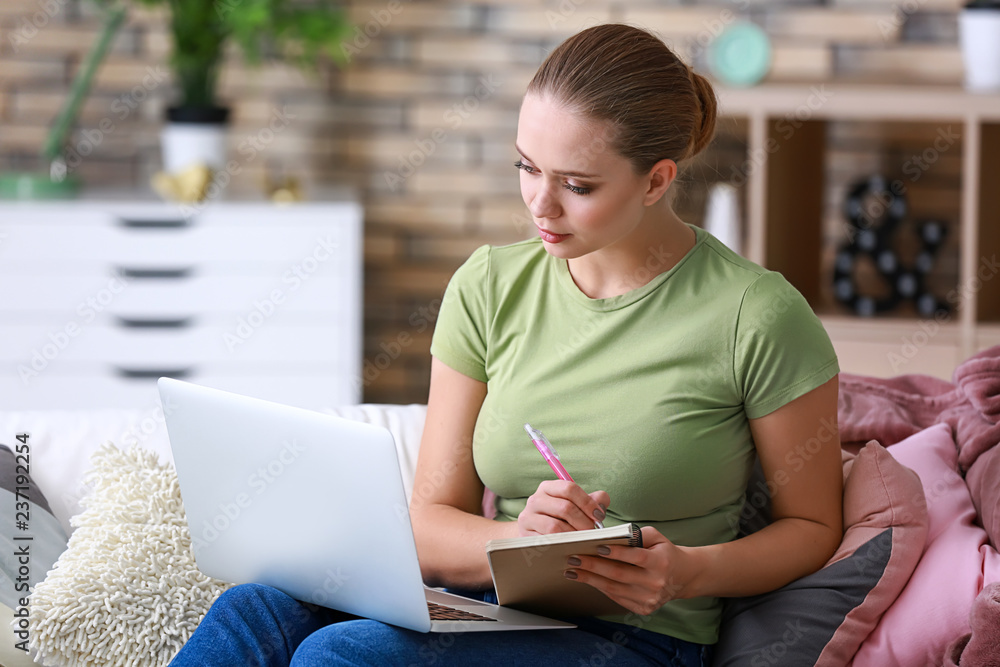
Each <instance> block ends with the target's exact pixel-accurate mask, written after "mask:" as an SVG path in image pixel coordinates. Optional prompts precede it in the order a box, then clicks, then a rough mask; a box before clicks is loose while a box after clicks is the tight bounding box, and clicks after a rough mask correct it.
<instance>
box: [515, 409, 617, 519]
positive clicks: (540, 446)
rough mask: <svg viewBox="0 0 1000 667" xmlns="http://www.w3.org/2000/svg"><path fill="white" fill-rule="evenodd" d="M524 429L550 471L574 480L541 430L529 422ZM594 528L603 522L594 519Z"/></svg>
mask: <svg viewBox="0 0 1000 667" xmlns="http://www.w3.org/2000/svg"><path fill="white" fill-rule="evenodd" d="M524 430H525V431H527V432H528V435H529V436H530V437H531V442H533V443H534V445H535V449H537V450H538V451H539V453H540V454H541V455H542V457H543V458H544V459H545V462H546V463H548V464H549V467H550V468H552V472H554V473H555V474H556V477H558V478H559V479H562V480H565V481H567V482H574V483H575V482H576V480H574V479H573V477H571V476H570V474H569V472H567V471H566V468H565V467H563V464H562V461H560V460H559V455H558V454H556V450H555V448H554V447H553V446H552V443H550V442H549V440H548V438H546V437H545V436H544V435H542V432H541V431H539V430H538V429H536V428H531V424H525V425H524ZM594 527H595V528H604V524H603V523H601V522H600V521H594Z"/></svg>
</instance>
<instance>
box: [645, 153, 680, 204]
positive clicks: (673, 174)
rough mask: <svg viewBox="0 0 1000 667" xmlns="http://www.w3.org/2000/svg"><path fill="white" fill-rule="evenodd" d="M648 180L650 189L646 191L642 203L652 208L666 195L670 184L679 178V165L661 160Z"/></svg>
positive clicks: (655, 165) (666, 159)
mask: <svg viewBox="0 0 1000 667" xmlns="http://www.w3.org/2000/svg"><path fill="white" fill-rule="evenodd" d="M648 178H649V187H648V188H647V189H646V196H645V197H644V198H643V202H642V203H643V204H644V205H646V206H651V205H653V204H655V203H656V202H658V201H659V200H660V198H661V197H663V195H664V194H666V192H667V190H668V189H669V188H670V184H671V183H673V182H674V179H675V178H677V163H676V162H674V161H673V160H670V159H668V158H664V159H662V160H660V161H659V162H657V163H656V164H654V165H653V168H652V169H651V170H650V171H649V177H648Z"/></svg>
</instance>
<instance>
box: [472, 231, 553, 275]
mask: <svg viewBox="0 0 1000 667" xmlns="http://www.w3.org/2000/svg"><path fill="white" fill-rule="evenodd" d="M546 257H548V253H546V252H545V248H544V247H543V246H542V240H541V239H540V238H537V237H536V238H531V239H525V240H524V241H516V242H514V243H509V244H506V245H491V244H487V245H481V246H479V247H478V248H476V249H475V250H474V251H473V252H472V254H471V255H469V258H468V259H467V260H465V262H464V263H463V265H462V267H461V268H460V269H459V272H460V273H461V274H463V275H467V276H469V277H470V278H471V277H475V278H480V279H482V278H486V277H489V276H497V275H502V276H509V275H510V274H512V273H523V272H524V270H525V269H528V268H530V267H532V266H537V265H539V264H541V263H542V262H544V261H545V258H546Z"/></svg>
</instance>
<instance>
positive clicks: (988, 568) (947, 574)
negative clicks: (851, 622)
mask: <svg viewBox="0 0 1000 667" xmlns="http://www.w3.org/2000/svg"><path fill="white" fill-rule="evenodd" d="M889 453H890V454H892V456H893V458H895V459H896V460H897V461H899V462H900V463H902V464H903V465H905V466H906V467H908V468H910V469H911V470H913V471H914V472H916V473H917V475H919V476H920V481H921V484H922V486H923V489H924V496H925V497H926V499H927V513H928V519H929V523H928V533H927V543H926V545H925V547H924V551H923V555H922V556H921V558H920V562H919V563H917V567H916V569H915V570H914V572H913V575H912V576H911V577H910V580H909V582H907V584H906V587H905V588H904V589H903V592H902V593H900V594H899V597H898V598H897V599H896V602H895V603H894V604H893V605H892V606H891V607H890V608H889V609H888V610H887V611H886V612H885V614H883V615H882V619H881V620H880V621H879V623H878V625H877V626H876V627H875V630H874V631H873V632H872V633H871V635H869V636H868V638H867V639H865V641H864V642H862V644H861V647H860V648H859V649H858V652H857V654H856V655H855V657H854V662H853V665H854V667H887V666H889V665H901V666H902V665H905V666H909V665H940V664H941V663H942V662H943V660H944V654H945V649H946V648H947V646H948V644H949V642H951V641H952V640H953V639H955V638H956V637H959V636H961V635H963V634H965V633H967V632H969V629H970V625H969V611H970V609H971V606H972V601H973V600H974V599H975V598H976V596H977V595H979V592H980V591H981V590H982V589H983V586H984V579H985V580H986V582H987V583H988V582H989V581H995V580H998V579H1000V557H998V556H997V553H996V551H995V550H993V548H992V547H990V546H989V545H988V544H987V543H986V542H987V537H986V531H984V530H983V529H982V528H980V527H979V526H975V525H973V519H974V518H975V516H976V511H975V508H974V507H973V506H972V498H971V496H970V495H969V489H968V487H967V486H966V485H965V482H964V481H963V480H962V478H961V477H960V476H959V474H958V450H957V448H956V446H955V442H954V440H953V439H952V435H951V428H950V427H949V426H948V425H947V424H936V425H934V426H931V427H930V428H927V429H925V430H923V431H921V432H919V433H916V434H914V435H911V436H910V437H909V438H907V439H905V440H903V441H902V442H899V443H897V444H895V445H892V446H891V447H889Z"/></svg>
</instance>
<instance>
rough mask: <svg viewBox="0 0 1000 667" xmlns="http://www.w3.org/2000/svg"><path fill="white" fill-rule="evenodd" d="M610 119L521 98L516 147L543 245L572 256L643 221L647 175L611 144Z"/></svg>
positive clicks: (619, 238)
mask: <svg viewBox="0 0 1000 667" xmlns="http://www.w3.org/2000/svg"><path fill="white" fill-rule="evenodd" d="M614 140H615V130H614V128H613V127H612V126H611V124H610V123H605V122H594V121H591V120H588V119H585V118H581V117H580V116H579V115H577V114H574V113H571V112H569V111H567V110H566V109H565V108H564V107H562V106H561V105H559V104H557V103H554V102H552V101H550V100H549V99H548V98H546V97H539V96H536V95H528V96H526V97H525V98H524V101H523V102H522V104H521V115H520V117H519V119H518V124H517V140H516V142H515V148H516V149H517V152H518V154H519V160H518V162H517V167H518V168H519V169H520V171H521V173H520V179H521V196H522V198H523V199H524V203H525V204H526V205H527V206H528V210H529V211H530V212H531V217H532V220H533V221H534V223H535V226H536V227H537V228H538V233H539V235H540V236H541V237H542V241H543V242H544V244H545V249H546V250H547V251H548V252H549V253H550V254H552V255H554V256H556V257H562V258H564V259H573V258H576V257H581V256H583V255H586V254H588V253H591V252H594V251H596V250H601V249H604V248H610V247H614V246H616V245H617V244H621V243H622V242H623V241H625V242H627V238H628V236H629V235H630V233H631V232H633V231H634V230H635V229H636V227H637V226H638V225H639V223H640V221H641V220H642V217H643V214H644V213H645V210H646V205H645V203H644V202H645V200H646V197H645V195H646V193H647V189H648V187H649V179H648V177H647V178H644V177H642V176H637V175H636V174H635V172H634V171H633V169H632V164H631V163H630V162H629V161H628V160H626V159H625V158H624V157H622V156H621V155H619V154H618V153H617V151H616V150H615V149H614V148H613V146H614V145H615V141H614Z"/></svg>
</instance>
